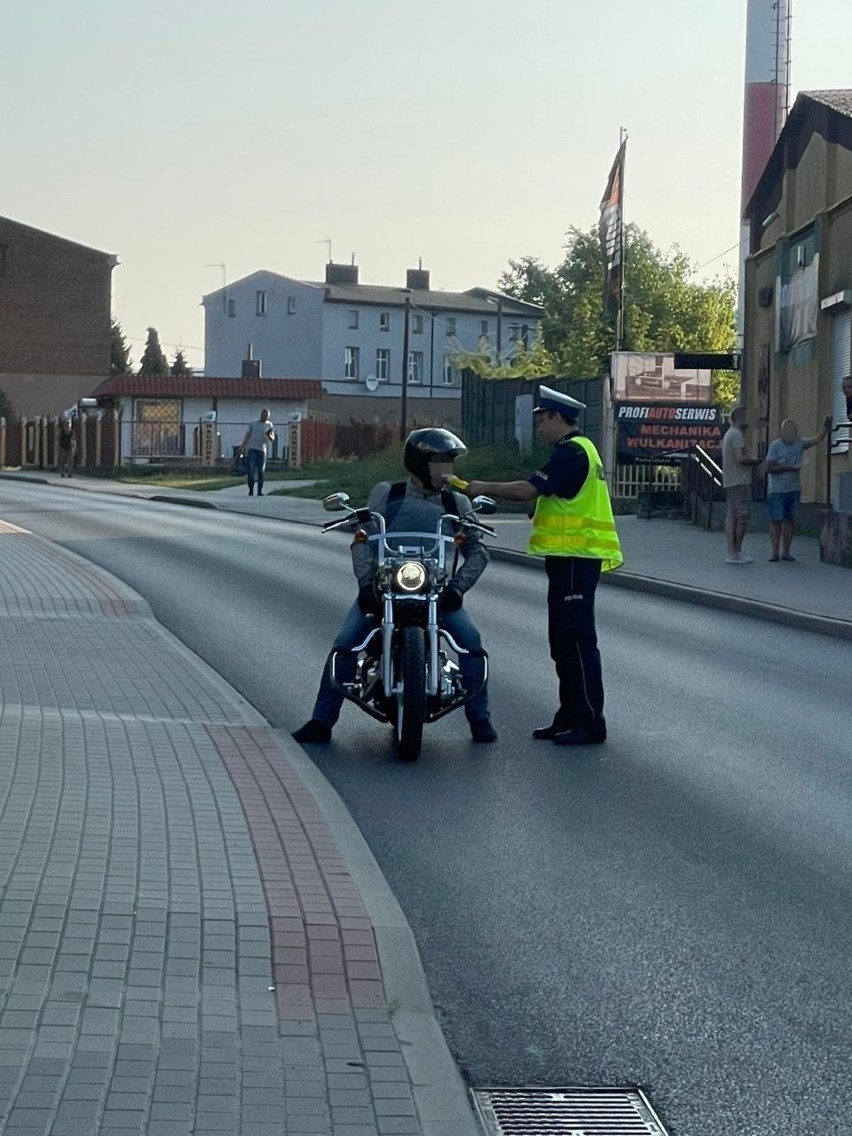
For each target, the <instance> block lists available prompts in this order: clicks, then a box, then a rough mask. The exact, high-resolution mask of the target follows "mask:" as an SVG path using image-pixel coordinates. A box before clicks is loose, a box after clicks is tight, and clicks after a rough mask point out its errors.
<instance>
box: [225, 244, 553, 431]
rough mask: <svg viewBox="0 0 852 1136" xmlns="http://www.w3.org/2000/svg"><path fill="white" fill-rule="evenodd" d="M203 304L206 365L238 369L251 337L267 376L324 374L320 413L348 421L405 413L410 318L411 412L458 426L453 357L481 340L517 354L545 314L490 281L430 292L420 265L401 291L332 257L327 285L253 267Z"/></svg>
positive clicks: (457, 384) (477, 345) (413, 417)
mask: <svg viewBox="0 0 852 1136" xmlns="http://www.w3.org/2000/svg"><path fill="white" fill-rule="evenodd" d="M203 303H204V309H205V337H204V343H205V371H207V372H208V373H215V374H224V375H239V374H240V373H241V364H242V360H243V357H244V355H245V352H246V344H247V343H251V345H252V349H253V354H254V356H255V358H256V359H258V360H260V363H261V366H262V369H263V373H264V374H268V375H278V376H285V377H286V376H288V375H306V376H311V377H316V378H318V379H320V380H321V381H322V385H323V390H324V392H325V396H326V397H325V401H324V404H323V410H324V411H326V412H329V413H332V414H334V415H336V416H337V417H339V418H341V419H348V418H355V419H361V420H369V419H373V418H376V417H379V418H381V419H384V420H392V419H394V418H398V417H399V410H400V395H401V389H402V380H403V351H404V343H405V339H406V324H407V325H408V356H407V377H408V397H409V418H410V419H411V420H418V419H421V418H423V419H425V418H429V419H430V420H433V421H447V422H451V423H455V424H458V422H459V421H460V405H461V383H460V376H459V370H458V367H457V366H456V363H455V361H454V360H455V357H456V356H457V355H458V354H459V353H460V352H474V351H477V350H479V349H480V347H481V345H482V343H483V341H484V342H485V343H487V344H489V345H490V347H491V349H492V350H496V349H497V348H498V346H499V348H500V350H501V352H502V354H503V355H504V356H509V357H510V356H511V354H512V352H513V350H514V349H515V347H516V344H519V343H525V344H527V345H531V344H532V343H533V342H534V340H535V337H536V334H537V330H538V326H539V323H540V321H541V319H542V318H543V316H544V311H543V309H542V308H540V307H538V306H536V305H535V304H527V303H523V302H521V301H519V300H515V299H514V298H512V297H510V296H504V295H502V294H500V293H499V292H496V291H493V290H490V289H487V288H471V289H469V290H468V291H466V292H443V291H440V290H433V289H432V288H431V284H430V276H429V272H428V271H426V270H424V269H422V268H418V269H410V270H409V272H408V274H407V278H406V286H405V287H404V288H403V287H399V288H396V287H380V286H377V285H371V284H361V283H359V271H358V267H357V266H356V265H354V264H353V265H345V264H328V265H327V266H326V278H325V281H324V282H323V283H313V282H309V281H303V280H297V279H295V278H293V277H289V276H283V275H280V274H279V273H275V272H268V271H260V272H254V273H252V274H251V275H250V276H246V277H244V278H243V279H242V280H237V281H235V282H234V283H233V284H229V285H227V286H226V287H225V288H220V289H218V290H217V291H215V292H211V293H210V294H209V295H207V296H205V297H204V299H203Z"/></svg>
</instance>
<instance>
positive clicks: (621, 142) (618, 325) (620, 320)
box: [615, 126, 627, 351]
mask: <svg viewBox="0 0 852 1136" xmlns="http://www.w3.org/2000/svg"><path fill="white" fill-rule="evenodd" d="M622 146H623V147H624V157H623V159H622V163H621V235H620V242H621V249H620V252H619V255H620V257H621V294H620V296H619V298H618V315H617V316H616V322H615V349H616V351H620V350H621V349H622V347H623V346H624V284H625V275H626V274H625V263H624V246H625V240H624V233H625V229H626V227H627V226H626V224H625V221H624V194H625V182H626V178H625V176H624V175H625V168H626V166H627V130H626V129H625V128H624V127H623V126H622V127H620V128H619V131H618V148H619V150H620V149H621V147H622Z"/></svg>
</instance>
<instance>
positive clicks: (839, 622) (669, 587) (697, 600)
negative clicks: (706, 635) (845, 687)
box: [490, 548, 852, 640]
mask: <svg viewBox="0 0 852 1136" xmlns="http://www.w3.org/2000/svg"><path fill="white" fill-rule="evenodd" d="M490 551H491V556H492V557H493V559H494V560H501V561H503V562H504V563H507V564H518V565H520V566H521V567H524V568H538V569H539V570H541V571H543V570H544V560H542V559H540V558H538V557H535V556H527V554H526V553H525V552H516V551H515V550H514V549H509V548H491V550H490ZM601 581H602V583H604V584H608V585H610V586H612V587H617V588H629V589H631V590H632V591H636V592H645V593H646V594H648V595H654V596H662V597H664V598H665V599H672V600H680V601H681V602H682V603H692V604H698V605H699V606H701V607H711V608H715V609H716V610H717V611H728V612H732V613H733V614H735V615H747V616H750V617H751V618H753V619H764V620H766V621H768V622H770V623H781V624H783V625H784V626H785V627H794V628H796V629H797V630H799V631H812V632H815V633H816V634H817V635H830V636H831V637H832V638H834V639H846V640H852V622H849V621H848V620H845V619H832V618H831V616H828V615H815V614H813V613H811V612H805V611H797V610H796V609H795V608H791V607H784V606H782V605H781V604H771V603H766V602H765V601H764V600H752V599H747V598H746V597H745V596H732V595H729V594H728V593H727V592H713V591H709V590H707V589H704V588H694V587H692V585H690V584H680V583H676V582H675V581H673V580H657V579H654V578H653V577H651V576H637V575H636V574H635V573H632V572H625V571H624V569H623V568H621V569H619V570H618V571H617V572H608V573H607V574H606V575H605V576H602V577H601Z"/></svg>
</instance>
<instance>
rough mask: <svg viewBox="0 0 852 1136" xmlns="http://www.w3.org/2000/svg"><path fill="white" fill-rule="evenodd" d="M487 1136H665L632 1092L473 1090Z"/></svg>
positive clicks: (643, 1098)
mask: <svg viewBox="0 0 852 1136" xmlns="http://www.w3.org/2000/svg"><path fill="white" fill-rule="evenodd" d="M473 1100H474V1104H475V1106H476V1110H477V1114H478V1116H479V1119H480V1120H481V1121H482V1123H483V1125H484V1127H485V1131H486V1132H487V1133H488V1136H667V1133H666V1130H665V1128H663V1126H662V1124H661V1123H660V1121H659V1119H658V1118H657V1116H656V1115H655V1114H654V1110H653V1109H652V1108H651V1105H650V1104H649V1102H648V1099H647V1098H646V1096H645V1094H644V1093H643V1092H642V1091H641V1090H640V1089H631V1088H625V1089H620V1088H599V1089H594V1088H582V1087H569V1088H562V1089H534V1088H528V1089H474V1091H473Z"/></svg>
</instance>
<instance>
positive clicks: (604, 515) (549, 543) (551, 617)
mask: <svg viewBox="0 0 852 1136" xmlns="http://www.w3.org/2000/svg"><path fill="white" fill-rule="evenodd" d="M581 410H585V405H584V404H583V403H582V402H578V401H577V400H576V399H574V398H571V397H570V395H567V394H562V393H560V392H559V391H555V390H551V389H550V388H549V387H545V386H542V387H539V392H538V402H537V404H536V406H535V407H534V408H533V413H534V414H535V418H536V425H537V427H538V433H539V435H540V437H541V438H542V439H543V440H544V441H545V442H549V443H550V444H551V445H552V446H553V452H552V453H551V455H550V458H549V460H548V461H547V463H546V464H545V465H544V467H543V468H542V469H540V470H537V471H536V472H535V473H533V474H532V475H531V476H530V477H529V479H528V480H527V481H496V482H491V481H471V482H470V484H469V485H468V486H467V487H466V489H465V492H466V493H468V494H469V496H471V497H476V496H478V495H479V494H488V495H491V496H494V497H502V498H503V499H504V500H507V501H530V502H532V501H535V511H534V513H533V518H532V520H533V527H532V535H531V537H530V544H529V553H530V555H531V556H542V557H544V566H545V569H546V571H547V579H548V592H547V611H548V637H549V640H550V656H551V658H552V659H553V661H554V663H555V665H556V674H557V678H558V680H559V707H558V709H557V711H556V713H555V714H554V716H553V721H552V722H551V723H550V725H549V726H542V727H540V728H539V729H536V730H534V731H533V737H534V738H536V739H537V740H539V741H553V742H555V743H556V744H557V745H567V746H577V745H596V744H599V743H601V742H604V741H606V720H605V719H604V714H603V709H604V688H603V677H602V673H601V657H600V651H599V650H598V639H597V630H596V628H595V592H596V590H597V586H598V581H599V580H600V577H601V573H602V572H609V571H612V570H613V569H615V568H619V567H620V566H621V565H622V564H623V562H624V560H623V557H622V555H621V546H620V543H619V539H618V532H617V531H616V527H615V519H614V517H613V513H612V504H611V502H610V497H609V489H608V488H607V483H606V478H605V476H604V468H603V463H602V461H601V458H600V455H599V454H598V451H597V449H596V448H595V446H594V444H593V443H592V442H591V441H590V440H589V439H588V438H586V437H584V436H583V435H582V434H581V433H580V430H579V427H578V425H577V420H578V418H579V415H580V411H581Z"/></svg>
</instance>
